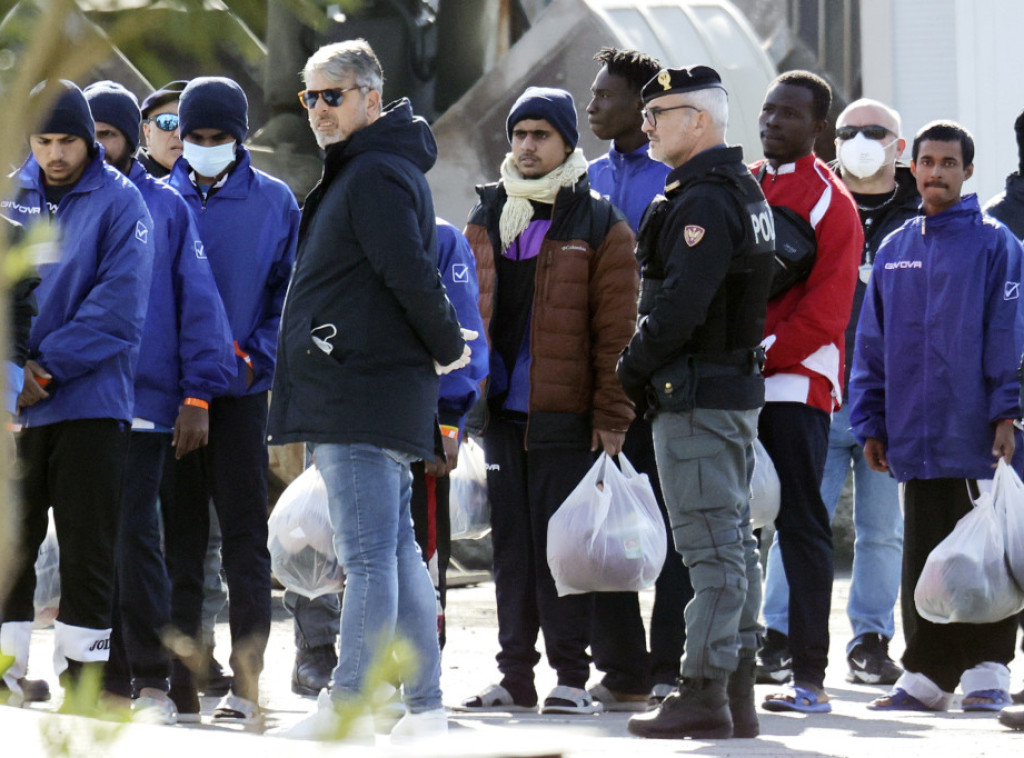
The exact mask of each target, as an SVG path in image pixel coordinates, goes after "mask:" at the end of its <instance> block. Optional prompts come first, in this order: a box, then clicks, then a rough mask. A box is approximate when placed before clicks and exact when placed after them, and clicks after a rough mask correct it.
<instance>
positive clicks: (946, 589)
mask: <svg viewBox="0 0 1024 758" xmlns="http://www.w3.org/2000/svg"><path fill="white" fill-rule="evenodd" d="M1011 473H1012V472H1011ZM996 476H997V477H999V476H1000V475H999V473H998V469H997V474H996ZM1004 477H1005V475H1004V476H1003V477H1000V478H1004ZM1006 489H1007V488H1006V487H1005V486H1002V485H1000V483H999V482H993V487H992V491H991V492H984V493H982V494H981V496H980V497H979V498H978V499H977V500H976V501H975V503H974V508H973V509H971V512H970V513H968V514H967V515H965V516H964V517H963V518H961V519H960V520H959V521H958V522H957V524H956V526H955V527H954V528H953V531H952V532H950V533H949V535H947V537H946V538H945V539H944V540H942V542H940V543H939V544H938V545H936V546H935V549H934V550H932V552H931V554H930V555H929V556H928V560H927V561H926V562H925V565H924V569H923V570H922V571H921V576H920V578H919V579H918V581H917V587H916V588H915V589H914V603H915V605H916V606H917V612H918V613H919V614H921V617H922V618H925V619H927V620H928V621H931V622H933V623H936V624H951V623H964V624H990V623H993V622H996V621H1001V620H1003V619H1005V618H1007V617H1008V616H1013V615H1015V614H1016V613H1018V612H1019V611H1020V610H1021V609H1022V608H1024V592H1022V591H1021V588H1020V587H1019V586H1018V584H1017V582H1015V581H1014V580H1013V577H1012V576H1011V574H1010V570H1009V568H1008V566H1007V561H1006V540H1005V538H1004V534H1003V531H1004V526H1005V519H1004V517H1003V511H1004V507H1003V505H1002V503H1003V500H1004V496H1005V491H1006Z"/></svg>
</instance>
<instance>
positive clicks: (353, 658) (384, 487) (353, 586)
mask: <svg viewBox="0 0 1024 758" xmlns="http://www.w3.org/2000/svg"><path fill="white" fill-rule="evenodd" d="M311 447H312V451H313V456H314V458H315V460H316V465H317V466H318V467H319V469H320V473H321V474H322V475H323V478H324V483H325V484H326V485H327V503H328V510H329V512H330V518H331V527H332V528H333V529H334V549H335V552H336V553H337V554H338V560H339V561H341V565H342V567H343V568H344V569H345V576H346V584H345V593H344V595H343V599H342V604H341V654H340V656H339V658H338V667H337V668H336V669H335V670H334V687H333V688H332V690H331V697H332V698H333V699H334V700H336V701H338V702H342V701H344V700H347V699H350V698H353V697H355V696H357V695H358V694H359V693H360V692H361V691H362V690H363V687H364V684H365V682H364V680H365V677H366V672H367V669H368V668H369V667H370V663H371V662H372V661H373V659H374V657H375V656H376V655H379V654H380V652H381V650H382V649H383V648H384V647H385V646H386V645H387V644H388V643H389V642H390V640H391V639H392V637H394V636H395V634H396V633H397V634H399V635H401V636H402V637H404V638H405V639H406V641H407V642H409V643H410V644H411V645H412V647H413V650H414V651H415V653H416V655H417V657H418V661H417V663H418V664H419V665H418V669H417V671H416V672H415V674H413V675H412V676H410V677H408V678H407V679H406V680H405V681H404V682H403V683H402V684H403V689H404V697H405V704H406V706H407V707H408V709H409V711H410V712H412V713H419V712H422V711H428V710H433V709H436V708H440V707H441V650H440V647H439V646H438V641H437V601H436V599H435V596H434V585H433V583H432V582H431V581H430V574H428V573H427V567H426V564H424V563H423V558H422V556H421V555H420V549H419V547H418V546H417V544H416V537H415V535H414V534H413V527H412V516H411V514H410V510H409V501H410V499H411V497H412V472H411V471H410V469H409V464H410V463H411V457H410V456H409V455H406V454H405V453H400V452H397V451H394V450H387V449H384V448H380V447H375V446H374V445H368V444H362V443H359V444H333V443H332V444H325V443H318V444H314V445H312V446H311Z"/></svg>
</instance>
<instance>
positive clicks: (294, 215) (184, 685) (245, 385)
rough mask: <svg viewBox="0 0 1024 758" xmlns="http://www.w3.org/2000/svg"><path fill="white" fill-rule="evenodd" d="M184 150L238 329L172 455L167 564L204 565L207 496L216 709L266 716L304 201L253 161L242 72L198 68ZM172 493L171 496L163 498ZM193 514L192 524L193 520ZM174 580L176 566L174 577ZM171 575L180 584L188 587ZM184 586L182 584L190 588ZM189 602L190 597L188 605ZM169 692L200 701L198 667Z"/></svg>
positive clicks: (224, 717)
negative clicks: (283, 402)
mask: <svg viewBox="0 0 1024 758" xmlns="http://www.w3.org/2000/svg"><path fill="white" fill-rule="evenodd" d="M178 112H179V118H180V133H181V137H182V142H183V149H182V158H181V159H179V160H178V161H177V162H176V163H175V164H174V168H173V170H172V171H171V175H170V177H169V178H168V180H167V181H168V183H169V184H170V185H171V186H172V187H174V189H176V190H178V192H179V193H180V194H181V196H182V197H183V198H185V202H186V203H187V204H188V206H189V209H190V210H191V212H192V216H193V218H194V219H195V222H196V226H197V227H198V229H199V236H200V239H201V240H202V243H203V250H204V255H206V256H207V258H208V259H209V261H210V268H211V269H212V270H213V276H214V279H215V280H216V282H217V289H218V291H219V292H220V296H221V300H222V301H223V303H224V308H225V310H226V311H227V315H228V322H229V324H230V327H231V335H232V337H233V339H234V351H235V375H234V377H233V380H232V383H231V385H230V386H229V387H228V388H227V390H226V391H225V392H223V393H222V394H220V395H218V396H215V397H214V398H213V400H212V401H211V402H210V407H209V416H210V441H209V444H208V445H207V446H206V447H204V448H200V449H199V450H196V451H194V452H192V453H189V454H188V455H185V456H183V457H182V458H181V459H180V460H179V461H177V462H176V465H175V467H174V472H173V473H174V476H175V480H174V485H173V487H172V488H171V489H172V491H171V492H168V491H167V488H165V489H164V492H163V493H162V499H166V500H167V501H168V502H169V504H170V506H171V507H174V508H177V509H180V511H179V512H180V513H188V514H191V519H188V518H179V519H178V521H177V523H178V524H179V525H180V526H181V528H179V529H177V530H174V533H169V534H168V535H167V536H166V537H165V540H166V545H167V554H168V565H170V564H171V563H172V562H179V563H182V564H184V565H185V566H186V567H187V568H185V569H182V575H184V574H185V573H188V575H189V576H193V577H194V576H195V574H194V573H193V572H195V571H197V570H198V571H199V575H200V576H201V575H202V561H203V557H204V555H205V554H206V548H207V544H208V533H209V518H208V513H209V511H208V507H209V502H210V500H211V499H212V501H213V505H214V507H215V508H216V511H217V517H218V521H219V523H220V526H221V531H222V534H223V564H224V573H225V575H226V577H227V583H228V589H229V592H230V595H231V604H230V606H229V608H230V611H229V612H230V625H231V658H230V664H231V670H232V673H233V675H234V678H233V681H232V686H231V692H230V693H228V694H227V695H225V696H224V698H223V700H222V701H221V703H220V705H219V706H218V707H217V709H216V710H215V712H214V718H215V719H217V720H218V721H228V722H235V723H238V722H242V723H250V724H251V723H259V722H260V721H261V718H262V717H261V711H260V708H259V702H258V699H259V674H260V671H261V670H262V668H263V652H264V650H265V648H266V643H267V636H268V634H269V631H270V553H269V551H268V549H267V507H268V504H267V465H268V457H267V446H266V438H265V432H266V419H267V399H268V398H267V392H268V390H269V389H270V383H271V379H272V377H273V372H274V363H275V360H276V355H277V332H278V326H279V324H280V316H281V310H282V308H283V304H284V297H285V291H286V290H287V287H288V277H289V275H290V273H291V267H292V262H293V260H294V257H295V244H296V239H297V235H298V225H299V209H298V205H297V204H296V202H295V198H294V196H293V195H292V193H291V190H289V189H288V187H287V186H286V185H285V184H284V183H283V182H281V181H279V180H278V179H275V178H274V177H271V176H269V175H267V174H265V173H263V172H262V171H259V170H258V169H255V168H253V167H252V165H251V160H250V155H249V151H248V150H247V149H246V148H245V147H244V145H243V144H242V143H243V141H244V140H245V138H246V136H247V134H248V102H247V100H246V97H245V93H244V92H243V91H242V88H241V87H240V86H239V85H238V83H237V82H235V81H233V80H231V79H227V78H224V77H198V78H196V79H193V80H191V81H190V82H189V83H188V86H186V87H185V89H184V90H183V91H182V93H181V100H180V102H179V107H178ZM163 495H166V496H167V497H166V498H163ZM186 525H187V526H189V527H191V528H186ZM172 581H174V580H173V577H172ZM189 588H190V589H191V590H192V591H191V593H189V594H192V595H193V597H191V598H183V599H182V602H181V603H180V604H179V606H180V610H176V612H175V617H174V618H172V621H173V622H174V623H175V625H176V626H178V628H179V630H180V631H181V632H183V633H184V634H185V635H186V636H188V637H190V638H193V639H195V638H196V637H197V636H198V634H199V632H200V615H201V602H202V597H201V596H195V592H194V581H193V582H191V583H190V585H189ZM185 589H186V588H185V587H182V586H181V583H180V582H175V592H179V591H183V590H185ZM183 594H184V593H183ZM185 606H187V607H185ZM170 696H171V698H172V699H173V700H174V702H175V704H176V705H177V708H178V713H179V714H182V713H192V714H194V713H198V709H199V703H198V698H197V692H196V681H195V678H194V677H193V676H192V672H191V671H189V670H188V669H186V668H185V667H183V666H179V665H176V666H175V668H174V671H173V674H172V682H171V692H170Z"/></svg>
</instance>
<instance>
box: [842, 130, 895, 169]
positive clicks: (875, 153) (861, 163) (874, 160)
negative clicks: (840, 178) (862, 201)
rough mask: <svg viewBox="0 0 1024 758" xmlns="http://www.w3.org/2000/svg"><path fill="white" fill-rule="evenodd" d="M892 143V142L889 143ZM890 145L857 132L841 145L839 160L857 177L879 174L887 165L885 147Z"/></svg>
mask: <svg viewBox="0 0 1024 758" xmlns="http://www.w3.org/2000/svg"><path fill="white" fill-rule="evenodd" d="M891 144H892V142H890V143H889V145H891ZM889 145H883V144H882V143H881V142H879V141H878V140H873V139H868V138H867V137H865V136H864V135H863V134H857V136H856V137H854V138H853V139H848V140H846V141H845V142H843V144H842V145H840V146H839V162H840V163H841V164H842V166H843V168H844V169H846V170H847V171H849V172H850V173H851V174H853V175H854V176H856V177H857V178H859V179H867V178H868V177H869V176H874V175H875V174H877V173H878V171H879V170H880V169H881V168H882V166H884V165H885V149H886V148H887V147H889Z"/></svg>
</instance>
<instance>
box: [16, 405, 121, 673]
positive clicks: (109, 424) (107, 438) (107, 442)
mask: <svg viewBox="0 0 1024 758" xmlns="http://www.w3.org/2000/svg"><path fill="white" fill-rule="evenodd" d="M127 427H128V425H127V424H126V423H124V422H122V421H117V420H115V419H83V420H78V421H62V422H59V423H56V424H47V425H45V426H38V427H30V428H28V429H24V430H23V431H21V432H20V433H19V434H18V438H17V445H18V463H19V466H20V468H21V476H20V482H19V484H20V489H21V525H20V526H21V537H20V540H19V547H20V550H19V553H20V562H19V564H18V568H17V570H16V574H15V580H14V585H13V587H12V588H11V593H10V595H8V597H7V601H6V602H5V603H4V608H3V615H2V616H3V619H4V621H31V620H32V619H33V618H34V616H35V610H34V607H33V604H32V600H33V595H34V593H35V588H36V573H35V557H36V555H37V553H38V552H39V546H40V545H41V544H42V542H43V539H44V538H45V537H46V529H47V527H48V516H47V512H48V511H49V509H50V508H51V507H52V508H53V520H54V523H55V525H56V528H57V541H58V542H59V543H60V586H61V596H60V608H59V611H58V613H57V620H58V621H60V622H61V623H62V624H66V625H68V626H71V627H82V628H85V629H109V628H110V625H111V612H112V609H113V598H114V555H115V551H116V546H117V528H118V510H119V503H120V489H121V472H122V470H123V467H124V461H125V450H126V443H127V440H128V435H127ZM72 660H74V659H73V658H72Z"/></svg>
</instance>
